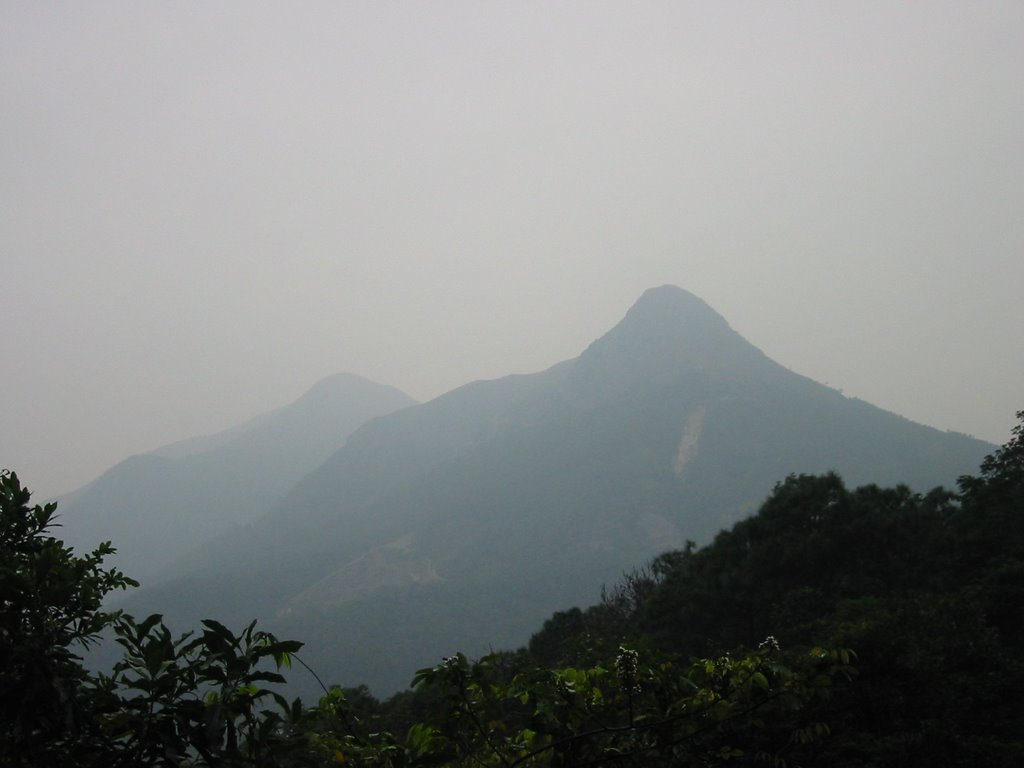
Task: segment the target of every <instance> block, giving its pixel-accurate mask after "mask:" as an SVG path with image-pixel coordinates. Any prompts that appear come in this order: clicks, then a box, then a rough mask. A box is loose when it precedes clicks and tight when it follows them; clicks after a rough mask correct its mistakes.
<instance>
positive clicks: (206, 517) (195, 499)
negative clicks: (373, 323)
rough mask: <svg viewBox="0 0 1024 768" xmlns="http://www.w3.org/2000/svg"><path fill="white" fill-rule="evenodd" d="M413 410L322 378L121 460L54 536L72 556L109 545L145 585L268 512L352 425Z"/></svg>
mask: <svg viewBox="0 0 1024 768" xmlns="http://www.w3.org/2000/svg"><path fill="white" fill-rule="evenodd" d="M415 402H416V401H415V400H413V399H412V398H410V397H409V396H407V395H405V394H403V393H402V392H400V391H399V390H397V389H395V388H393V387H388V386H384V385H381V384H375V383H373V382H371V381H367V380H366V379H363V378H361V377H359V376H354V375H351V374H338V375H335V376H330V377H328V378H326V379H323V380H322V381H320V382H319V383H317V384H316V385H315V386H314V387H313V388H312V389H310V390H309V391H308V392H307V393H306V394H305V395H303V396H302V397H301V398H299V399H298V400H296V401H295V402H294V403H291V404H290V405H287V406H285V407H283V408H280V409H278V410H275V411H272V412H270V413H267V414H263V415H262V416H258V417H256V418H255V419H252V420H250V421H248V422H246V423H244V424H242V425H240V426H237V427H234V428H232V429H229V430H226V431H224V432H220V433H218V434H215V435H209V436H204V437H199V438H193V439H190V440H184V441H181V442H178V443H174V444H172V445H169V446H166V447H164V448H160V449H158V450H155V451H152V452H151V453H147V454H143V455H140V456H133V457H131V458H129V459H126V460H125V461H123V462H121V463H120V464H118V465H116V466H115V467H113V468H112V469H110V470H108V471H107V472H106V473H104V474H103V475H101V476H100V477H99V478H97V479H96V480H94V481H93V482H92V483H90V484H89V485H87V486H85V487H84V488H82V489H80V490H78V491H75V492H74V493H71V494H69V495H68V496H66V497H65V498H63V499H60V500H59V501H60V506H59V510H60V522H61V523H62V525H63V529H62V531H61V536H62V537H63V538H64V539H65V540H66V541H67V542H68V543H69V544H73V545H74V546H75V548H76V549H78V550H80V551H81V550H83V549H88V548H91V547H94V546H95V545H96V544H98V543H99V542H100V541H103V540H112V541H113V542H114V543H115V546H116V547H117V549H118V554H117V555H116V556H115V557H114V558H113V559H112V561H113V562H114V564H116V565H117V566H118V567H120V568H122V569H123V570H124V571H125V573H128V574H129V575H131V576H132V577H133V578H136V579H139V580H140V581H141V582H142V583H143V584H149V583H152V582H153V581H155V580H157V579H159V575H160V573H161V571H162V570H163V569H164V568H166V567H167V566H168V565H169V564H170V563H172V562H174V560H176V559H177V558H178V557H180V556H182V555H183V554H185V553H186V552H188V551H190V550H191V549H193V548H195V547H197V546H199V545H200V544H201V543H203V542H205V541H208V540H210V539H212V538H214V537H216V536H218V535H220V534H222V533H224V532H225V531H227V530H228V529H230V528H232V527H233V526H237V525H239V524H242V523H245V522H248V521H251V520H254V519H256V518H258V517H260V516H262V515H263V514H265V513H266V512H267V511H268V510H270V509H272V508H273V506H274V505H275V504H276V503H277V502H279V501H280V499H281V497H282V496H283V495H284V493H285V492H286V491H287V490H288V489H289V488H290V487H291V486H292V485H294V484H295V482H296V481H297V480H298V479H299V478H301V477H302V476H303V475H305V474H306V473H307V472H309V471H310V470H311V469H313V468H314V467H316V466H318V465H319V464H320V463H321V462H323V461H324V459H325V458H327V457H328V456H330V455H331V454H332V453H334V452H335V451H336V450H337V449H338V448H339V447H341V446H342V445H343V444H344V442H345V440H346V439H347V438H348V436H349V435H350V434H351V433H352V431H353V430H355V429H356V428H357V427H359V426H361V425H362V424H364V423H365V422H366V421H368V420H369V419H372V418H373V417H375V416H380V415H384V414H387V413H391V412H393V411H395V410H398V409H400V408H404V407H406V406H409V405H413V404H414V403H415Z"/></svg>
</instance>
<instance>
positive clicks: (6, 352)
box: [0, 0, 1024, 498]
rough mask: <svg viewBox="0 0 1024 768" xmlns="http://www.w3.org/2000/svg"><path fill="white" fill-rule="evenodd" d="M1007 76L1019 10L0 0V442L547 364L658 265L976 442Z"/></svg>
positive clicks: (1023, 44) (189, 426)
mask: <svg viewBox="0 0 1024 768" xmlns="http://www.w3.org/2000/svg"><path fill="white" fill-rule="evenodd" d="M1022 65H1024V4H1021V3H1020V2H1016V1H1014V2H1007V3H993V2H970V3H965V2H962V1H961V2H953V3H941V2H930V3H893V2H880V3H868V2H849V3H845V4H839V3H819V2H809V3H785V4H783V3H757V4H754V3H749V4H747V3H724V2H706V3H678V2H669V3H634V2H629V3H627V2H621V3H595V2H581V3H549V2H514V3H512V2H510V3H505V4H492V3H479V2H466V3H454V2H436V3H415V4H414V3H409V4H392V3H378V2H373V3H340V2H326V3H315V2H309V3H285V2H280V3H265V2H264V3H256V2H244V3H243V2H238V3H214V2H196V3H187V2H179V3H155V2H123V3H121V2H99V3H66V4H53V3H43V2H35V1H33V2H23V3H16V2H9V1H8V0H0V285H2V291H3V292H2V296H3V298H2V302H0V328H2V331H3V342H2V343H3V347H2V351H0V375H2V381H3V393H2V398H0V465H3V466H8V467H10V468H12V469H15V470H17V471H18V472H19V474H20V475H21V477H22V480H23V481H25V482H26V483H27V484H28V485H29V486H30V487H32V488H33V489H34V490H35V491H36V492H37V494H39V498H42V497H43V496H47V495H50V494H55V493H58V492H64V491H67V490H70V489H72V488H74V487H77V486H78V485H81V484H82V483H85V482H87V481H88V480H91V479H92V478H93V477H95V476H96V475H98V474H99V473H100V472H102V471H103V470H105V469H106V468H108V467H109V466H111V465H112V464H114V463H116V462H117V461H119V460H121V459H123V458H125V457H126V456H128V455H130V454H133V453H138V452H142V451H146V450H149V449H152V448H155V447H157V446H159V445H162V444H165V443H168V442H171V441H174V440H177V439H181V438H185V437H189V436H192V435H196V434H200V433H207V432H212V431H216V430H218V429H222V428H225V427H228V426H231V425H233V424H235V423H237V422H239V421H242V420H244V419H246V418H248V417H250V416H252V415H255V414H257V413H259V412H261V411H265V410H268V409H271V408H274V407H277V406H280V405H284V404H285V403H287V402H289V401H290V400H293V399H295V398H296V397H298V396H299V395H301V394H302V393H303V392H304V391H305V390H306V389H307V388H309V387H310V386H312V384H314V383H315V382H316V381H317V380H318V379H319V378H321V377H323V376H325V375H328V374H330V373H334V372H338V371H349V372H353V373H358V374H361V375H363V376H366V377H368V378H371V379H373V380H376V381H379V382H381V383H385V384H392V385H394V386H397V387H399V388H401V389H403V390H405V391H406V392H408V393H409V394H411V395H413V396H414V397H417V398H419V399H427V398H431V397H434V396H436V395H438V394H441V393H442V392H444V391H446V390H448V389H450V388H452V387H455V386H458V385H460V384H463V383H465V382H467V381H469V380H472V379H478V378H493V377H497V376H501V375H504V374H507V373H513V372H532V371H536V370H540V369H543V368H546V367H547V366H549V365H552V364H553V363H555V362H558V361H559V360H562V359H564V358H568V357H572V356H575V355H576V354H578V353H579V352H580V351H582V349H583V348H584V347H585V346H586V345H587V344H588V343H589V342H590V341H592V340H593V339H594V338H596V337H597V336H599V335H600V334H602V333H604V332H605V331H606V330H608V329H609V328H610V327H611V326H612V325H614V324H615V323H616V322H617V321H618V320H619V319H621V317H622V315H623V314H624V313H625V312H626V310H627V309H628V307H629V306H630V304H632V302H633V301H635V300H636V298H637V297H638V296H639V295H640V293H641V292H642V291H643V290H644V289H645V288H648V287H651V286H654V285H659V284H662V283H673V284H676V285H679V286H681V287H683V288H686V289H687V290H689V291H692V292H693V293H695V294H697V295H698V296H700V297H701V298H703V299H704V300H705V301H707V302H708V303H709V304H710V305H711V306H712V307H714V308H715V309H716V310H717V311H718V312H720V313H721V314H722V315H724V316H725V318H726V319H727V320H728V321H729V322H730V324H731V325H732V326H733V327H734V328H735V329H736V330H737V331H739V332H740V333H741V334H742V335H744V336H745V337H746V338H747V339H748V340H750V341H751V342H752V343H754V344H755V345H757V346H758V347H760V348H761V349H762V350H764V352H765V353H766V354H768V355H769V356H771V357H773V358H774V359H776V360H777V361H778V362H780V363H782V364H783V365H786V366H787V367H789V368H791V369H793V370H794V371H797V372H798V373H802V374H804V375H807V376H810V377H811V378H814V379H817V380H819V381H822V382H824V383H827V384H829V385H830V386H833V387H836V388H839V389H842V390H843V391H844V392H845V393H846V394H847V395H852V396H857V397H860V398H863V399H865V400H868V401H870V402H872V403H874V404H876V405H879V406H881V407H883V408H886V409H889V410H893V411H896V412H898V413H900V414H902V415H905V416H907V417H909V418H912V419H914V420H917V421H921V422H924V423H927V424H930V425H932V426H936V427H939V428H941V429H952V430H957V431H962V432H966V433H968V434H972V435H974V436H977V437H981V438H984V439H987V440H991V441H995V442H1002V441H1004V440H1005V439H1006V438H1007V436H1008V435H1009V429H1010V427H1011V426H1012V424H1013V413H1014V411H1016V410H1018V409H1020V408H1024V386H1022V385H1024V342H1022V339H1024V301H1022V300H1021V286H1022V285H1024V248H1022V246H1024V192H1022V189H1024V187H1022V184H1024V96H1022V93H1024V90H1022V83H1024V67H1022Z"/></svg>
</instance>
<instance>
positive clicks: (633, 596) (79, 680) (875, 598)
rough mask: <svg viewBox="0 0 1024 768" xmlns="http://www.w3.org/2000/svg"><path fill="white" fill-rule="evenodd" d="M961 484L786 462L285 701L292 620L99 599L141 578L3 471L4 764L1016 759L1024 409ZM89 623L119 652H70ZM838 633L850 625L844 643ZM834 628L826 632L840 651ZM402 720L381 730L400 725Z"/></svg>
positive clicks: (1022, 748) (1022, 644)
mask: <svg viewBox="0 0 1024 768" xmlns="http://www.w3.org/2000/svg"><path fill="white" fill-rule="evenodd" d="M1019 417H1020V419H1021V424H1020V425H1019V426H1018V427H1017V428H1016V429H1015V430H1014V437H1013V439H1012V440H1011V441H1010V442H1009V443H1008V444H1007V445H1006V446H1004V447H1003V448H1001V449H1000V450H998V451H997V452H996V453H994V454H993V455H992V456H990V457H989V458H988V459H986V461H985V462H984V464H983V465H982V467H981V472H980V473H979V475H978V476H976V477H964V478H961V480H960V483H959V493H958V494H955V493H951V492H946V491H942V490H935V491H933V492H931V493H929V494H926V495H921V494H915V493H912V492H911V491H909V490H908V489H907V488H905V487H896V488H888V489H883V488H879V487H876V486H866V487H863V488H858V489H855V490H849V489H847V488H846V487H845V486H844V484H843V482H842V481H841V480H840V478H839V477H837V476H836V475H832V474H830V475H824V476H792V477H789V478H787V479H786V480H784V481H783V482H781V483H779V484H778V486H777V487H776V488H775V490H774V492H773V493H772V495H771V496H770V497H769V499H768V500H767V501H766V502H765V504H764V505H763V507H762V508H761V510H760V512H759V513H758V514H757V515H756V516H755V517H753V518H750V519H749V520H746V521H744V522H742V523H739V524H738V525H736V526H735V527H733V528H732V529H731V530H729V531H726V532H723V533H721V534H720V535H719V536H718V537H717V538H716V539H715V541H714V543H713V544H712V545H710V546H708V547H706V548H703V549H699V550H698V549H696V548H695V547H693V546H688V547H687V548H685V549H684V550H681V551H677V552H672V553H667V554H665V555H663V556H661V557H659V558H658V559H656V560H655V561H654V562H653V563H651V564H650V565H649V566H648V567H647V568H644V569H642V570H640V571H636V572H634V573H631V574H629V575H628V576H626V577H625V578H624V579H623V581H622V582H621V583H620V584H619V585H617V586H616V587H614V588H612V589H609V590H606V592H605V594H604V597H603V599H602V601H601V602H600V603H599V604H598V605H596V606H594V607H592V608H589V609H587V610H579V609H573V610H571V611H566V612H564V613H559V614H556V615H555V616H553V617H552V618H551V619H550V620H549V621H548V622H547V623H546V624H545V626H544V628H543V629H542V630H541V631H540V632H539V633H537V635H535V636H534V638H533V639H532V640H531V642H530V644H529V646H528V648H525V649H522V650H520V651H517V652H505V653H496V654H492V655H490V656H488V657H485V658H483V659H480V660H478V661H470V660H468V659H466V658H465V657H464V656H463V655H461V654H456V655H455V656H452V657H450V658H447V659H445V660H444V661H443V662H442V663H440V664H439V665H437V666H435V667H433V668H430V669H424V670H420V671H419V672H418V673H417V674H416V676H415V678H414V680H413V683H414V688H413V690H411V691H409V692H405V693H402V694H399V695H397V696H395V697H393V698H391V699H390V700H388V701H386V702H383V703H381V702H378V701H377V700H375V699H374V698H373V697H372V696H371V695H370V693H369V691H368V690H366V689H365V688H356V689H346V690H341V689H331V690H327V689H325V690H324V696H323V697H322V698H321V699H320V701H319V702H318V703H317V704H316V705H315V706H304V705H303V703H302V702H301V701H299V700H297V699H296V700H291V701H289V700H288V699H286V698H285V697H284V696H283V695H282V693H281V689H280V687H279V686H280V685H281V684H282V683H283V682H284V678H283V677H282V675H281V671H280V670H281V669H282V668H283V667H287V666H290V664H291V662H292V661H293V660H294V659H297V658H298V657H297V656H296V652H297V651H298V650H299V649H300V647H301V644H300V643H298V642H294V641H281V640H278V639H277V638H275V637H274V636H273V635H271V634H269V633H267V632H263V631H259V630H257V629H256V627H255V623H253V624H250V625H249V626H247V627H246V628H244V629H243V630H242V631H241V632H240V633H238V634H235V633H234V632H233V631H231V630H229V629H228V628H227V627H225V626H223V625H222V624H220V623H219V622H217V621H213V620H207V621H204V622H203V626H202V628H201V629H200V630H198V631H197V632H195V633H187V634H185V635H182V636H177V637H176V636H174V635H173V634H172V633H171V631H170V630H169V629H168V628H167V627H166V626H165V625H164V624H163V622H162V620H161V618H160V617H159V616H151V617H149V618H147V619H145V620H143V621H136V620H135V619H133V618H132V617H130V616H127V615H123V614H121V613H118V612H109V611H105V610H103V607H102V601H103V598H104V597H105V596H106V595H107V594H108V593H110V592H111V591H112V590H117V589H123V588H125V587H128V586H132V584H133V582H132V581H131V580H130V579H128V578H127V577H125V576H124V575H123V574H121V573H120V572H118V571H116V570H113V569H105V568H104V567H103V558H104V557H105V556H106V555H108V554H109V553H110V552H111V547H110V545H109V544H103V545H101V546H100V547H99V548H98V549H97V550H96V551H95V552H93V553H91V554H88V555H85V556H83V557H79V556H76V555H75V554H74V552H73V551H72V550H71V549H70V548H68V547H66V546H65V545H64V544H63V543H62V542H61V541H59V540H57V539H56V538H55V537H53V536H52V535H50V529H51V526H52V524H53V516H54V513H55V506H54V505H52V504H51V505H46V506H42V507H41V506H35V507H30V506H29V493H28V491H27V490H26V489H24V488H22V487H21V485H20V482H19V481H18V478H17V476H16V475H14V474H13V473H8V472H5V473H3V474H2V475H0V537H2V543H3V548H2V555H0V556H2V562H0V598H2V601H0V684H2V691H0V692H2V696H0V703H2V704H0V705H2V722H0V765H26V766H27V765H34V766H48V765H62V766H93V765H97V766H98V765H103V766H108V765H110V766H134V765H161V766H180V765H197V766H201V765H209V766H235V765H238V766H242V765H245V766H307V765H310V766H312V765H338V764H349V765H379V766H464V765H465V766H469V765H474V766H490V765H493V766H502V767H503V768H515V767H517V766H536V765H551V766H599V765H602V766H603V765H607V766H612V765H615V766H677V765H702V766H708V765H768V766H774V767H781V766H789V765H805V766H812V765H822V766H826V765H827V766H835V765H840V766H841V765H878V766H887V765H892V766H896V765H909V766H914V765H922V766H923V765H928V766H934V765H939V766H941V765H948V766H957V765H962V766H968V765H970V766H984V765H991V766H997V765H1013V764H1017V763H1019V762H1020V760H1021V758H1022V757H1024V744H1022V742H1021V734H1024V698H1022V693H1021V692H1022V691H1024V664H1022V662H1021V659H1022V658H1024V599H1022V598H1024V521H1022V517H1024V516H1022V512H1024V412H1022V413H1021V414H1019ZM101 631H106V632H108V633H110V634H111V635H112V637H113V638H114V640H115V641H116V643H118V644H119V645H120V647H121V649H122V653H123V655H122V658H121V660H120V661H119V662H118V663H117V664H116V665H115V666H114V667H113V668H112V669H111V671H110V672H108V673H103V674H96V673H90V672H88V671H86V669H85V668H84V667H83V666H82V663H81V659H80V658H79V656H78V655H77V654H78V653H80V651H81V649H82V648H84V647H85V646H86V645H88V644H89V643H90V642H94V641H95V640H96V639H97V637H98V634H99V633H100V632H101ZM846 648H852V649H855V651H856V653H854V652H853V651H849V650H843V649H846ZM829 649H836V650H829ZM392 734H394V735H392Z"/></svg>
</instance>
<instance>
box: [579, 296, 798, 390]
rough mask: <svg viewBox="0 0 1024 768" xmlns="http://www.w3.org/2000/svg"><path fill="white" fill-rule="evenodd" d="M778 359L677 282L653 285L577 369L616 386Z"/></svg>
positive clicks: (717, 373) (741, 369)
mask: <svg viewBox="0 0 1024 768" xmlns="http://www.w3.org/2000/svg"><path fill="white" fill-rule="evenodd" d="M765 367H767V368H777V367H778V366H776V364H775V363H773V362H772V361H771V360H769V359H768V358H767V357H765V355H764V354H763V353H762V352H761V351H760V350H759V349H757V347H755V346H753V345H752V344H750V342H748V341H747V340H746V339H744V338H743V337H742V336H740V335H739V334H738V333H736V331H734V330H733V329H732V328H730V327H729V324H728V323H727V322H726V321H725V318H723V317H722V316H721V315H720V314H718V313H717V312H715V310H713V309H712V308H711V307H710V306H708V305H707V304H706V303H705V302H704V301H703V300H701V299H699V298H698V297H696V296H694V295H693V294H692V293H690V292H688V291H684V290H683V289H682V288H678V287H676V286H674V285H662V286H659V287H657V288H650V289H648V290H646V291H644V293H643V294H642V295H641V296H640V298H639V299H637V301H636V303H635V304H633V306H632V307H631V308H630V309H629V311H628V312H627V313H626V316H625V317H624V318H623V319H622V320H621V321H620V322H619V324H618V325H616V326H615V327H614V328H612V329H611V330H610V331H609V332H608V333H606V334H605V335H604V336H602V337H601V338H599V339H598V340H597V341H595V342H594V343H593V344H591V345H590V347H588V348H587V350H586V351H585V352H584V353H583V354H582V355H581V356H580V358H579V362H578V363H577V365H576V368H575V370H574V372H573V375H574V376H575V377H580V378H581V379H593V378H597V379H604V380H610V381H609V383H612V382H614V384H613V388H615V389H619V388H621V387H624V386H631V385H632V384H634V383H635V382H636V381H638V380H641V379H650V378H663V377H665V376H678V375H683V374H688V373H689V374H693V373H699V374H704V375H708V376H712V377H721V376H726V375H736V374H739V373H749V372H750V371H752V370H754V369H755V368H765Z"/></svg>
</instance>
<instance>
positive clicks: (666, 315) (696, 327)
mask: <svg viewBox="0 0 1024 768" xmlns="http://www.w3.org/2000/svg"><path fill="white" fill-rule="evenodd" d="M632 325H639V326H642V327H643V329H644V330H653V331H657V332H659V333H663V332H665V330H666V329H667V328H671V327H678V326H684V325H685V326H686V327H687V328H689V329H690V332H691V333H694V334H696V333H701V334H703V333H708V332H714V333H716V334H720V333H722V332H728V333H730V334H732V335H735V333H734V332H733V331H732V329H731V328H729V324H728V323H727V322H726V321H725V318H724V317H722V316H721V315H720V314H718V313H717V312H715V310H713V309H712V308H711V307H710V306H708V304H707V303H706V302H705V301H704V300H703V299H700V298H698V297H697V296H694V295H693V294H692V293H690V292H689V291H684V290H683V289H682V288H680V287H678V286H675V285H660V286H658V287H656V288H648V289H647V290H646V291H644V292H643V294H641V296H640V298H639V299H637V300H636V303H634V304H633V306H632V307H630V309H629V311H628V312H627V313H626V316H625V317H624V318H623V320H622V322H621V323H619V327H621V326H632Z"/></svg>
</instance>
